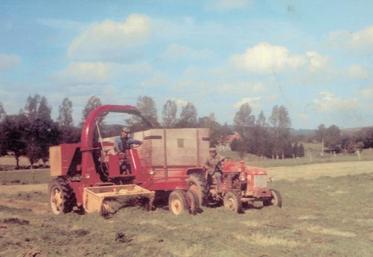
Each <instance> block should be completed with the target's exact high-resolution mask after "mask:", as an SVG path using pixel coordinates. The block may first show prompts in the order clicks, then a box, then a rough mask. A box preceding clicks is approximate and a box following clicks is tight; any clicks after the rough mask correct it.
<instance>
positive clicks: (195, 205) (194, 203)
mask: <svg viewBox="0 0 373 257" xmlns="http://www.w3.org/2000/svg"><path fill="white" fill-rule="evenodd" d="M186 201H187V204H188V209H189V213H190V214H192V215H196V214H197V213H198V212H199V211H200V210H201V206H200V203H199V199H198V195H197V194H196V192H195V191H193V190H188V191H187V192H186Z"/></svg>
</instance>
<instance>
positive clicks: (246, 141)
mask: <svg viewBox="0 0 373 257" xmlns="http://www.w3.org/2000/svg"><path fill="white" fill-rule="evenodd" d="M251 112H252V110H251V107H250V105H249V103H245V104H242V105H241V106H240V109H239V110H238V111H237V112H236V114H235V116H234V119H233V124H234V129H235V130H236V131H237V132H238V133H239V134H240V138H241V139H240V141H241V142H239V143H237V146H238V148H239V151H240V154H241V155H243V152H247V151H251V150H252V149H250V147H251V146H252V145H253V143H254V141H253V140H254V137H253V132H254V127H255V116H254V115H253V114H252V113H251Z"/></svg>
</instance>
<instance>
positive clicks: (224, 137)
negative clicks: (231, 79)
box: [0, 95, 373, 168]
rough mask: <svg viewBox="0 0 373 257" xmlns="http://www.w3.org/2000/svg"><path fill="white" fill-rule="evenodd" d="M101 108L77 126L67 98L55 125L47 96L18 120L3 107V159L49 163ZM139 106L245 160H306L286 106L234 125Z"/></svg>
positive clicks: (189, 110) (244, 115)
mask: <svg viewBox="0 0 373 257" xmlns="http://www.w3.org/2000/svg"><path fill="white" fill-rule="evenodd" d="M101 104H102V103H101V100H100V99H99V98H98V97H96V96H92V97H90V98H89V99H88V101H87V103H86V105H85V107H84V109H83V111H82V120H81V121H80V122H78V124H76V125H75V124H74V120H73V103H72V101H71V100H70V99H68V98H64V99H63V101H62V102H61V104H60V105H59V109H58V117H57V119H56V120H53V119H52V117H51V107H50V106H49V104H48V101H47V98H46V97H44V96H40V95H34V96H29V97H28V98H27V100H26V104H25V106H24V108H22V109H21V110H20V111H19V113H18V114H15V115H7V114H6V112H5V110H4V107H3V105H2V104H1V103H0V155H6V154H9V153H11V154H13V155H14V157H15V158H16V163H17V168H19V158H20V157H21V156H26V157H27V158H28V159H29V160H30V163H31V165H33V164H34V163H35V162H36V161H38V160H40V159H41V160H43V161H47V160H48V149H49V147H50V146H51V145H57V144H60V143H75V142H79V141H80V133H81V127H82V125H83V122H84V120H85V118H86V117H87V115H88V114H89V112H90V111H91V110H92V109H94V108H96V107H97V106H100V105H101ZM136 107H137V108H138V109H139V111H140V112H141V113H142V115H143V116H144V117H145V118H146V119H147V120H148V121H150V123H151V124H152V125H153V127H156V128H161V127H162V128H209V129H210V143H211V146H217V145H229V146H230V147H231V149H232V150H233V151H238V152H239V153H240V154H241V155H242V156H243V154H245V153H252V154H255V155H258V156H263V157H264V156H265V157H269V158H291V157H302V156H304V146H303V144H302V143H300V142H301V140H303V141H304V138H299V137H296V136H293V135H292V133H291V130H290V128H291V120H290V117H289V113H288V111H287V109H286V108H285V107H284V106H282V105H280V106H278V105H276V106H274V107H273V108H272V113H271V115H270V116H269V118H268V120H267V119H266V117H265V115H264V113H263V111H261V112H260V113H259V114H258V115H257V116H255V115H254V114H253V111H252V108H251V106H250V105H249V104H248V103H245V104H243V105H241V106H240V108H239V110H238V111H237V112H236V114H235V115H234V117H233V124H227V123H225V124H220V123H219V122H218V121H217V120H216V118H215V114H214V113H211V114H209V115H207V116H202V117H199V116H198V112H197V108H196V107H195V106H194V105H193V104H192V103H190V102H187V103H185V104H184V105H182V106H180V105H178V104H177V102H176V101H175V100H172V99H170V100H167V101H166V102H165V103H164V105H163V106H162V111H161V117H160V118H159V117H158V112H157V107H156V104H155V101H154V100H153V99H152V98H151V97H149V96H140V97H138V99H137V103H136ZM124 122H125V124H126V125H127V126H129V127H130V128H131V129H132V130H133V131H138V130H144V129H148V128H149V127H147V125H146V124H145V123H144V122H142V120H141V119H140V118H139V117H137V116H132V117H130V118H128V119H126V120H125V121H124ZM103 123H104V122H103ZM103 127H104V130H105V131H103V134H109V135H110V134H111V135H112V134H113V133H118V125H116V126H109V125H108V126H105V125H103ZM338 131H339V132H338ZM232 135H235V136H233V137H232ZM314 140H319V141H320V140H323V141H325V145H326V146H328V147H332V146H338V145H341V147H345V146H347V145H350V146H351V145H353V146H354V147H356V145H357V144H356V142H362V143H359V144H363V145H364V147H366V146H369V147H372V146H373V145H372V144H373V131H372V130H369V131H364V133H363V134H360V135H358V136H356V137H354V138H347V139H346V138H344V137H342V136H341V135H340V130H339V128H338V127H336V126H331V127H329V128H326V127H325V126H319V128H318V130H317V131H316V133H315V135H314ZM369 140H370V141H369Z"/></svg>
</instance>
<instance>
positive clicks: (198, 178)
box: [187, 173, 208, 205]
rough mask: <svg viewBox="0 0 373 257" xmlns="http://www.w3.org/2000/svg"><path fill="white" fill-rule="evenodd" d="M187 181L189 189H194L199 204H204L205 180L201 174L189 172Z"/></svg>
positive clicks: (206, 188) (206, 191)
mask: <svg viewBox="0 0 373 257" xmlns="http://www.w3.org/2000/svg"><path fill="white" fill-rule="evenodd" d="M187 183H188V186H189V190H191V191H194V192H195V193H196V195H197V197H198V201H199V204H203V205H205V202H206V201H204V200H205V199H206V197H207V195H208V187H207V181H206V179H205V177H204V176H203V175H202V174H198V173H193V174H190V175H189V177H188V179H187Z"/></svg>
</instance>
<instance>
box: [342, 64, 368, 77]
mask: <svg viewBox="0 0 373 257" xmlns="http://www.w3.org/2000/svg"><path fill="white" fill-rule="evenodd" d="M347 74H348V76H349V77H351V78H353V79H367V78H368V74H369V73H368V70H367V69H366V68H364V67H363V66H361V65H358V64H353V65H351V66H350V67H349V68H348V70H347Z"/></svg>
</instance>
